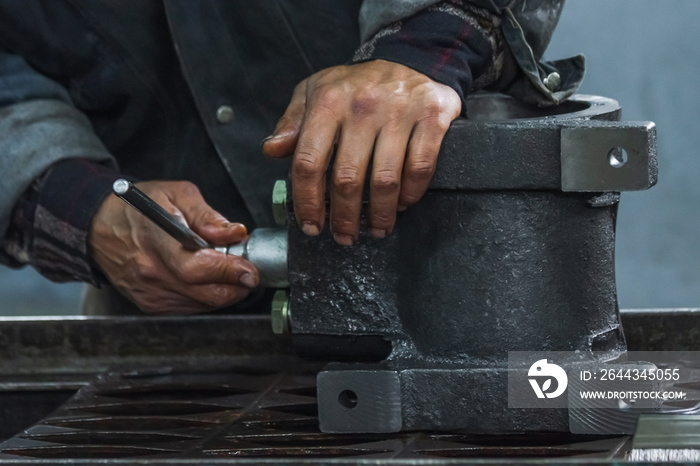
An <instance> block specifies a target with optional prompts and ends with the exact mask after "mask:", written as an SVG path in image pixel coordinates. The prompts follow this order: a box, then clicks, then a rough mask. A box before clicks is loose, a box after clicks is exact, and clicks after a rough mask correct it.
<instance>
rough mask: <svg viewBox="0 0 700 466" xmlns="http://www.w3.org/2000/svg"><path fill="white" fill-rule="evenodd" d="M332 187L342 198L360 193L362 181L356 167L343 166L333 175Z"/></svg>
mask: <svg viewBox="0 0 700 466" xmlns="http://www.w3.org/2000/svg"><path fill="white" fill-rule="evenodd" d="M333 187H334V188H335V190H336V191H337V192H338V193H339V194H340V195H342V196H353V195H356V194H359V193H360V192H361V191H362V180H361V178H360V173H359V171H358V170H357V168H356V167H352V166H343V167H339V168H337V169H336V170H335V173H334V174H333Z"/></svg>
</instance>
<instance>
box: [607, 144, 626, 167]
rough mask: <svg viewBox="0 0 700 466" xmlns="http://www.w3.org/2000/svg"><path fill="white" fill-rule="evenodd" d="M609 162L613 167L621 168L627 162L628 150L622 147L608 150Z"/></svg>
mask: <svg viewBox="0 0 700 466" xmlns="http://www.w3.org/2000/svg"><path fill="white" fill-rule="evenodd" d="M608 163H610V166H611V167H613V168H620V167H622V166H624V165H625V164H626V163H627V151H626V150H625V149H623V148H622V147H617V146H616V147H613V148H612V149H610V150H609V151H608Z"/></svg>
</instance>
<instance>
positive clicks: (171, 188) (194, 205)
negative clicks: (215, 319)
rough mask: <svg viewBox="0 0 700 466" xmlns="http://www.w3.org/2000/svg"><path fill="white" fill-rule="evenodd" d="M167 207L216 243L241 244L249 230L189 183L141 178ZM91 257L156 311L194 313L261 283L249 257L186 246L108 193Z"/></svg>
mask: <svg viewBox="0 0 700 466" xmlns="http://www.w3.org/2000/svg"><path fill="white" fill-rule="evenodd" d="M136 186H137V187H138V188H139V189H141V190H142V191H143V192H145V193H146V194H148V195H149V196H150V197H151V198H152V199H153V200H154V201H156V202H157V203H158V204H160V205H161V206H162V207H163V208H164V209H165V210H167V211H168V212H170V213H171V214H173V215H175V216H176V217H179V218H181V219H182V220H183V221H184V222H185V223H186V224H187V225H188V226H189V227H190V228H191V229H192V230H194V231H195V232H196V233H197V234H199V235H200V236H201V237H202V238H204V239H205V240H207V241H208V242H210V243H211V244H214V245H217V246H226V245H229V244H232V243H237V242H239V241H241V240H242V239H243V238H245V236H246V234H247V233H246V229H245V227H244V226H243V225H241V224H240V223H229V222H228V221H226V219H225V218H224V217H223V216H221V215H220V214H219V213H217V212H216V211H214V210H213V209H212V208H211V207H209V206H208V205H207V204H206V202H205V201H204V199H203V198H202V196H201V194H200V193H199V190H198V189H197V188H196V187H195V186H194V185H193V184H191V183H188V182H167V181H154V182H147V183H137V184H136ZM88 243H89V245H90V249H91V254H92V258H93V259H94V260H95V262H96V263H97V264H98V265H99V266H100V268H101V269H102V271H103V272H104V273H105V274H106V275H107V277H108V278H109V280H110V281H111V282H112V284H113V285H114V286H115V287H116V288H117V289H118V290H119V291H120V292H121V293H122V294H124V295H125V296H126V297H127V298H129V299H130V300H132V301H133V302H135V303H136V304H137V305H138V306H139V307H140V308H141V309H142V310H144V311H146V312H148V313H151V314H194V313H197V312H205V311H209V310H213V309H216V308H220V307H223V306H226V305H230V304H233V303H235V302H237V301H240V300H241V299H243V298H245V297H246V296H247V295H248V293H249V291H250V289H251V288H254V287H255V286H256V285H257V284H258V282H259V274H258V271H257V270H256V268H255V267H254V266H253V265H252V264H251V263H250V262H248V261H246V260H244V259H242V258H240V257H237V256H227V255H225V254H222V253H221V252H217V251H215V250H213V249H203V250H200V251H194V252H193V251H188V250H186V249H184V248H183V247H182V245H181V244H180V243H178V242H177V241H176V240H174V239H173V238H171V237H170V236H169V235H168V234H166V233H165V232H163V231H162V230H161V229H160V228H158V227H157V226H155V225H154V224H153V223H152V222H151V221H150V220H148V219H147V218H146V217H144V216H143V215H141V214H140V213H139V212H137V211H136V210H134V209H133V208H131V207H130V206H128V205H127V204H126V203H125V202H124V201H122V200H120V199H118V198H117V197H116V196H114V195H113V194H111V195H110V196H109V197H108V198H107V199H106V200H105V201H104V202H103V203H102V205H101V206H100V209H99V210H98V212H97V214H96V215H95V217H94V219H93V222H92V227H91V229H90V233H89V236H88Z"/></svg>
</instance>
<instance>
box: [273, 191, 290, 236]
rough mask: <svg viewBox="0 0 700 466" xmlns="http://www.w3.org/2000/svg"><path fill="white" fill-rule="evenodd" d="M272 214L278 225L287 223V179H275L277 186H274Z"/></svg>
mask: <svg viewBox="0 0 700 466" xmlns="http://www.w3.org/2000/svg"><path fill="white" fill-rule="evenodd" d="M272 215H273V216H274V217H275V223H276V224H277V225H279V226H284V225H286V224H287V182H286V181H285V180H277V181H275V187H274V188H272Z"/></svg>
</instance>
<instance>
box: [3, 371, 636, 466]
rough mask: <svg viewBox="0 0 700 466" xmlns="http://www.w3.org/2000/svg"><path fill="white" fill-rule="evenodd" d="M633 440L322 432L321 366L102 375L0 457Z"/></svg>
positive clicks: (583, 447)
mask: <svg viewBox="0 0 700 466" xmlns="http://www.w3.org/2000/svg"><path fill="white" fill-rule="evenodd" d="M628 441H629V438H628V437H595V436H589V437H581V436H573V435H560V434H557V435H548V434H535V435H533V434H528V435H513V436H478V435H461V434H458V433H429V432H421V433H402V434H393V435H376V434H361V435H359V434H357V435H356V434H351V435H347V434H344V435H333V434H323V433H321V432H320V431H319V430H318V420H317V410H316V378H315V368H314V367H313V366H309V365H303V364H302V365H299V366H297V367H291V368H289V367H288V368H286V369H280V368H278V367H270V366H268V367H264V366H262V365H259V364H257V363H255V361H250V363H249V364H248V365H238V366H234V367H229V368H218V369H217V370H216V371H206V370H205V371H192V370H191V369H188V370H185V371H179V370H177V369H171V368H161V369H159V370H140V371H133V372H127V373H106V374H103V375H101V376H99V377H98V378H97V379H95V380H94V381H93V382H92V383H91V384H89V385H87V386H85V387H83V388H82V389H81V390H79V391H78V392H77V393H76V395H75V396H74V397H73V398H71V399H70V400H69V401H68V402H67V403H66V404H64V405H63V406H62V407H60V408H59V409H58V410H56V411H55V412H54V413H52V414H51V415H49V416H48V417H46V418H44V419H43V420H41V421H40V422H38V423H37V424H35V425H34V426H32V427H30V428H29V429H27V430H26V431H25V432H23V433H21V434H19V435H17V436H15V437H13V438H11V439H10V440H8V441H6V442H5V443H3V444H2V445H0V459H1V460H10V459H27V460H29V459H33V460H41V459H51V460H54V461H57V460H63V461H66V462H68V461H74V460H81V459H82V460H105V459H122V460H127V459H134V460H136V459H139V460H148V461H150V462H158V463H160V462H167V461H172V460H177V459H201V460H212V459H229V460H237V459H282V458H284V459H294V458H297V459H299V458H303V459H305V460H327V459H333V458H341V459H345V460H348V461H355V460H360V459H362V460H380V459H384V460H392V459H393V460H422V459H425V460H428V459H476V458H479V459H487V458H492V459H499V458H500V459H515V458H517V459H527V458H530V459H540V460H541V459H553V458H558V459H563V458H577V459H581V460H593V459H608V460H612V459H614V458H622V457H623V455H624V453H625V451H626V450H627V449H628Z"/></svg>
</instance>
